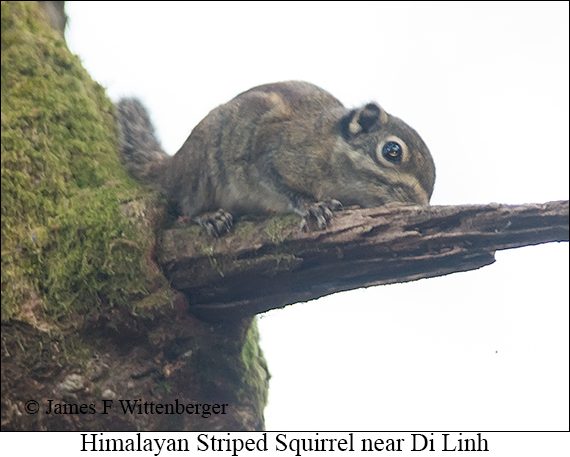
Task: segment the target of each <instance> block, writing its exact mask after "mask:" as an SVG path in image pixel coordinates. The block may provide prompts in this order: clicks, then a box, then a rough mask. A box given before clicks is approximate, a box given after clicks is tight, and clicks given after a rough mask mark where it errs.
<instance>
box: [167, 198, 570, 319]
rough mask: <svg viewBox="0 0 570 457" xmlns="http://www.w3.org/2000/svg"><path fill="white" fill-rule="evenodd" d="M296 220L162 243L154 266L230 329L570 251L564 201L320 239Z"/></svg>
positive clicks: (363, 216) (348, 226)
mask: <svg viewBox="0 0 570 457" xmlns="http://www.w3.org/2000/svg"><path fill="white" fill-rule="evenodd" d="M299 221H300V220H299V219H298V218H296V217H292V216H281V217H275V218H272V219H268V220H266V221H263V222H258V223H253V222H242V223H239V224H237V225H236V227H235V230H234V232H232V233H231V234H230V235H228V236H226V237H223V238H220V239H211V238H208V237H206V236H204V235H201V234H197V232H198V231H197V230H196V228H190V229H173V230H167V231H165V232H164V233H163V236H162V239H161V242H160V243H159V256H158V261H159V264H161V266H162V267H163V269H164V271H165V273H166V275H167V276H168V277H169V278H170V280H171V282H172V286H173V287H174V288H176V289H178V290H181V291H183V292H185V293H186V294H187V295H188V298H189V301H190V310H191V312H192V313H194V314H196V315H198V316H200V317H202V318H204V319H207V320H214V321H215V320H228V319H236V318H240V317H244V316H247V315H252V314H255V313H260V312H264V311H267V310H270V309H273V308H279V307H283V306H285V305H288V304H292V303H297V302H300V301H307V300H311V299H314V298H318V297H322V296H324V295H329V294H332V293H334V292H339V291H343V290H351V289H357V288H360V287H369V286H375V285H380V284H391V283H396V282H406V281H413V280H416V279H420V278H430V277H434V276H442V275H446V274H449V273H454V272H458V271H467V270H473V269H476V268H480V267H482V266H485V265H489V264H491V263H493V262H494V261H495V258H494V253H495V251H497V250H500V249H509V248H515V247H520V246H528V245H534V244H540V243H548V242H552V241H568V237H569V229H568V201H559V202H551V203H546V204H526V205H499V204H490V205H461V206H431V207H394V206H391V207H379V208H371V209H356V208H350V209H348V210H345V211H342V212H339V213H335V217H334V220H333V224H332V226H331V228H330V229H328V230H326V231H321V232H319V231H311V232H309V233H300V231H299Z"/></svg>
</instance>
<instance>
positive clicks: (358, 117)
mask: <svg viewBox="0 0 570 457" xmlns="http://www.w3.org/2000/svg"><path fill="white" fill-rule="evenodd" d="M387 121H388V115H387V114H386V112H385V111H384V110H383V109H382V108H380V106H379V105H377V104H376V103H368V104H366V105H364V106H363V107H362V108H359V109H355V110H352V111H351V112H350V113H348V114H347V115H346V116H345V117H344V118H343V119H342V133H343V135H344V137H345V138H351V137H355V136H356V135H358V134H360V133H369V132H373V131H375V130H377V129H378V128H380V126H381V125H382V124H384V123H386V122H387Z"/></svg>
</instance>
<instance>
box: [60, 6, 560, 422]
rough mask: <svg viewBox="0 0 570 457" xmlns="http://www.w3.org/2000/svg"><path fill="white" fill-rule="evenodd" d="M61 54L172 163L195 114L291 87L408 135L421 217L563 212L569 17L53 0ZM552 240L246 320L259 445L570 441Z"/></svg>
mask: <svg viewBox="0 0 570 457" xmlns="http://www.w3.org/2000/svg"><path fill="white" fill-rule="evenodd" d="M67 12H68V15H69V17H70V20H69V25H68V31H67V39H68V43H69V45H70V48H71V49H72V51H73V52H75V53H77V54H79V55H80V57H81V58H82V60H83V62H84V65H85V67H86V68H87V70H88V71H89V72H90V73H91V75H92V76H93V78H94V79H96V80H97V81H99V82H100V83H101V84H103V85H104V86H105V87H106V88H107V89H108V93H109V95H110V96H111V98H113V100H115V101H116V100H117V99H118V98H119V97H121V96H125V95H136V96H138V97H140V98H141V99H142V100H143V101H144V103H145V104H146V105H147V107H148V108H149V110H150V112H151V116H152V118H153V120H154V122H155V125H156V128H157V132H158V135H159V137H160V139H161V140H162V142H163V145H164V147H165V149H166V150H167V151H168V152H169V153H171V154H173V153H175V152H176V151H177V149H178V148H179V147H180V146H181V145H182V143H183V142H184V140H185V139H186V138H187V136H188V134H189V133H190V131H191V130H192V128H193V127H194V126H195V125H196V124H197V123H198V122H199V121H200V120H201V119H202V118H203V117H204V116H205V115H206V114H207V113H208V112H209V111H210V110H211V109H213V108H215V107H216V106H217V105H219V104H221V103H224V102H226V101H228V100H229V99H231V98H232V97H234V96H235V95H237V94H238V93H240V92H242V91H244V90H246V89H249V88H250V87H253V86H255V85H258V84H262V83H268V82H274V81H282V80H288V79H300V80H306V81H310V82H312V83H315V84H317V85H319V86H321V87H323V88H324V89H326V90H328V91H329V92H331V93H332V94H333V95H335V96H336V97H337V98H339V99H340V100H341V101H342V102H343V103H344V104H345V105H347V106H358V105H360V104H362V103H365V102H368V101H371V100H375V101H378V102H379V103H380V104H381V105H382V106H383V107H384V108H385V109H386V110H387V111H388V112H390V113H391V114H394V115H396V116H398V117H400V118H402V119H404V120H405V121H406V122H407V123H409V124H410V125H411V126H412V127H414V128H415V129H416V130H418V131H419V132H420V134H421V135H422V137H423V138H424V140H425V142H426V143H427V144H428V146H429V148H430V150H431V151H432V154H433V156H434V160H435V162H436V167H437V180H436V188H435V192H434V195H433V198H432V204H435V205H445V204H467V203H482V204H484V203H489V202H500V203H531V202H546V201H551V200H562V199H568V184H569V178H568V165H569V164H568V158H569V145H568V136H569V135H568V125H569V106H568V100H569V90H568V87H569V76H568V67H569V49H568V43H569V25H568V16H569V14H568V13H569V11H568V2H558V3H548V2H540V3H534V2H507V3H497V2H492V3H439V2H436V3H432V2H421V3H406V2H394V3H393V2H377V3H359V2H349V3H344V2H341V3H327V2H317V3H302V4H289V3H287V4H280V3H277V4H275V3H261V2H256V3H239V2H236V3H231V4H230V3H196V2H160V3H158V2H68V4H67ZM568 263H569V258H568V244H566V243H564V244H549V245H543V246H539V247H526V248H521V249H516V250H510V251H502V252H499V253H498V254H497V262H496V263H495V264H494V265H492V266H488V267H485V268H483V269H481V270H478V271H474V272H467V273H459V274H453V275H450V276H447V277H442V278H434V279H428V280H421V281H418V282H415V283H408V284H400V285H391V286H380V287H375V288H370V289H367V290H358V291H353V292H347V293H341V294H335V295H333V296H330V297H326V298H324V299H320V300H316V301H313V302H310V303H307V304H301V305H295V306H290V307H287V308H285V309H283V310H277V311H272V312H270V313H267V314H266V315H264V316H262V318H261V320H260V328H261V333H262V340H261V344H262V348H263V350H264V351H265V354H266V357H267V360H268V363H269V368H270V371H271V373H272V376H273V377H272V379H271V387H270V397H269V405H268V407H267V409H266V425H267V428H268V429H269V430H319V429H320V430H323V429H325V430H448V429H449V430H477V429H479V430H563V429H568V427H569V419H568V417H569V409H568V404H569V394H568V391H569V376H568V372H569V362H568V360H569V350H568V345H569V325H568V320H569V314H568V308H569V306H568V305H569V297H568V273H569V272H568Z"/></svg>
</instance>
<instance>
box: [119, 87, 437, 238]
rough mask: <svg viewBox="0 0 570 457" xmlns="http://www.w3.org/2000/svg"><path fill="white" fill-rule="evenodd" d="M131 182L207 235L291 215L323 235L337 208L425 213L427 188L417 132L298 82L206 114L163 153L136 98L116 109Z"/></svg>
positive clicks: (261, 90)
mask: <svg viewBox="0 0 570 457" xmlns="http://www.w3.org/2000/svg"><path fill="white" fill-rule="evenodd" d="M117 112H118V124H119V131H120V139H121V148H122V159H123V163H124V164H125V166H126V168H127V170H128V171H129V172H130V174H131V175H132V176H133V177H134V178H135V179H137V180H139V181H140V182H141V183H143V184H148V185H151V186H153V187H155V188H156V189H158V190H160V191H161V192H162V193H163V194H164V195H165V196H166V197H167V198H168V199H169V200H171V201H174V202H175V203H176V204H177V206H178V210H179V212H180V214H181V216H182V217H183V218H184V219H185V220H188V221H193V222H197V223H198V224H200V225H201V226H202V227H203V228H204V229H205V230H206V232H207V233H208V234H209V235H211V236H215V237H217V236H221V235H223V234H225V233H226V232H228V231H229V230H231V227H232V224H233V219H234V218H235V217H240V216H244V215H259V214H262V215H267V214H274V213H296V214H299V215H301V216H302V223H301V228H302V229H303V230H306V229H307V228H308V227H309V225H310V226H311V227H314V228H316V229H317V230H324V229H326V228H327V227H328V226H329V225H330V224H331V220H332V217H333V216H332V211H335V210H338V209H340V208H341V207H342V205H359V206H361V207H374V206H381V205H385V204H387V203H391V202H400V203H403V204H419V205H428V204H429V199H430V197H431V194H432V192H433V186H434V182H435V166H434V162H433V159H432V157H431V154H430V152H429V150H428V148H427V146H426V145H425V143H424V142H423V141H422V139H421V138H420V136H419V135H418V133H417V132H416V131H415V130H413V129H412V128H411V127H409V126H408V125H407V124H405V123H404V122H403V121H401V120H400V119H398V118H397V117H394V116H392V115H390V114H388V113H387V112H386V111H384V110H383V109H382V108H381V107H380V106H379V105H378V104H376V103H367V104H365V105H364V106H362V107H360V108H356V109H348V108H345V107H344V106H343V105H342V103H341V102H340V101H339V100H337V99H336V98H335V97H333V96H332V95H331V94H330V93H328V92H327V91H325V90H323V89H321V88H320V87H317V86H315V85H313V84H310V83H307V82H302V81H288V82H280V83H273V84H265V85H262V86H258V87H254V88H253V89H250V90H248V91H245V92H242V93H241V94H239V95H237V96H236V97H235V98H233V99H232V100H230V101H229V102H227V103H225V104H223V105H220V106H218V107H217V108H215V109H214V110H212V111H211V112H210V113H209V114H208V115H207V116H206V117H205V118H204V119H203V120H202V121H201V122H200V123H199V124H198V125H197V126H196V127H195V128H194V129H193V130H192V132H191V134H190V136H189V137H188V139H187V140H186V141H185V143H184V144H183V145H182V147H181V148H180V150H179V151H178V152H177V153H176V154H175V155H174V156H169V155H168V154H166V153H165V152H164V151H163V149H162V147H161V146H160V144H159V142H158V141H157V139H156V137H155V135H154V129H153V127H152V124H151V122H150V118H149V116H148V113H147V112H146V110H145V108H144V107H143V106H142V104H141V103H140V102H139V101H138V100H136V99H132V98H129V99H123V100H121V101H120V102H119V103H118V105H117Z"/></svg>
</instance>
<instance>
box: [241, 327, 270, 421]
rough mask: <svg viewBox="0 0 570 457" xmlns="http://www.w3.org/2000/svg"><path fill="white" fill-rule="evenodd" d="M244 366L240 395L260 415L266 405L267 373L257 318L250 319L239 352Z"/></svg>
mask: <svg viewBox="0 0 570 457" xmlns="http://www.w3.org/2000/svg"><path fill="white" fill-rule="evenodd" d="M241 361H242V363H243V366H244V375H243V390H242V394H243V395H245V396H248V397H249V398H250V399H251V400H252V401H253V403H254V406H255V408H256V410H257V411H258V413H259V414H260V415H262V414H263V410H264V408H265V405H266V404H267V395H268V381H269V371H268V369H267V362H266V361H265V357H264V355H263V352H262V351H261V348H260V346H259V329H258V327H257V318H254V319H252V322H251V325H250V327H249V329H248V331H247V334H246V337H245V343H244V345H243V349H242V351H241Z"/></svg>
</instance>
